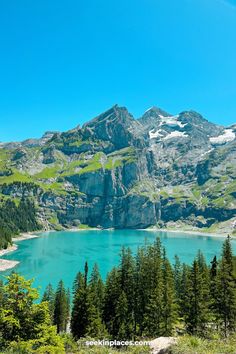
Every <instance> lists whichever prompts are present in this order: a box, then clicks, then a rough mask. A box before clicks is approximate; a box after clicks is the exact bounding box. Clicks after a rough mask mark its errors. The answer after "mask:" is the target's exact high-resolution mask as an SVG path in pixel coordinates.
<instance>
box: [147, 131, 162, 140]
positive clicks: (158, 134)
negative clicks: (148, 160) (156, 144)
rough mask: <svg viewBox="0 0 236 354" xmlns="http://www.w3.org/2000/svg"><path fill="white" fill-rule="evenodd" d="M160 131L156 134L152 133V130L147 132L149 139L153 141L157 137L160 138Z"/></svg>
mask: <svg viewBox="0 0 236 354" xmlns="http://www.w3.org/2000/svg"><path fill="white" fill-rule="evenodd" d="M161 131H162V130H161V129H159V130H157V131H156V132H155V131H154V129H152V130H150V131H149V138H150V139H155V138H158V137H162V134H161Z"/></svg>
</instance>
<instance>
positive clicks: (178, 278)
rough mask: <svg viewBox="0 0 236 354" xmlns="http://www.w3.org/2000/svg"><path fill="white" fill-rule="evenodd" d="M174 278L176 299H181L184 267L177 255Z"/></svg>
mask: <svg viewBox="0 0 236 354" xmlns="http://www.w3.org/2000/svg"><path fill="white" fill-rule="evenodd" d="M173 276H174V285H175V292H176V297H177V298H178V299H179V298H180V294H181V279H182V265H181V262H180V259H179V257H178V256H177V255H175V263H174V274H173Z"/></svg>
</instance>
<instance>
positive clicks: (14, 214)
mask: <svg viewBox="0 0 236 354" xmlns="http://www.w3.org/2000/svg"><path fill="white" fill-rule="evenodd" d="M39 229H40V225H39V224H38V222H37V220H36V210H35V207H34V204H33V202H31V201H30V200H29V199H21V200H20V201H19V203H18V205H17V204H16V203H15V202H14V201H12V200H10V199H8V200H6V201H3V202H0V249H2V248H7V247H8V246H9V245H11V243H12V236H14V235H18V234H19V233H20V232H28V231H35V230H39Z"/></svg>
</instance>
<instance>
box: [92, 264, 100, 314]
mask: <svg viewBox="0 0 236 354" xmlns="http://www.w3.org/2000/svg"><path fill="white" fill-rule="evenodd" d="M89 289H90V293H91V297H92V301H93V304H94V306H95V307H96V308H97V309H98V311H99V312H100V314H102V310H103V300H104V284H103V281H102V278H101V275H100V273H99V269H98V265H97V264H95V265H94V267H93V270H92V273H91V277H90V281H89Z"/></svg>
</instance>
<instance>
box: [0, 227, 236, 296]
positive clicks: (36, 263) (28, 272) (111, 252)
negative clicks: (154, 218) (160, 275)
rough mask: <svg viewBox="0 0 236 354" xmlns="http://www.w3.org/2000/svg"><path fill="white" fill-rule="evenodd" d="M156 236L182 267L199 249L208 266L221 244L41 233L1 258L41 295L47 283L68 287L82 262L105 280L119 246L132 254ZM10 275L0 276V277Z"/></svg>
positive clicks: (126, 234) (122, 233)
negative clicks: (31, 281) (14, 262)
mask: <svg viewBox="0 0 236 354" xmlns="http://www.w3.org/2000/svg"><path fill="white" fill-rule="evenodd" d="M157 236H158V237H160V239H161V241H162V244H163V245H164V246H165V248H166V251H167V255H168V257H169V259H170V260H173V259H174V255H175V254H177V255H178V256H179V257H180V259H181V261H182V262H186V263H191V262H192V260H193V258H194V256H195V255H196V253H197V251H198V250H199V249H200V250H201V251H202V252H203V253H204V255H205V256H206V258H207V261H208V262H209V261H210V260H211V259H212V258H213V256H214V255H217V256H219V255H220V253H221V246H222V243H223V241H224V238H219V237H207V236H197V235H190V234H189V235H187V234H181V233H168V232H150V231H141V230H115V231H114V230H105V231H104V230H103V231H100V230H88V231H79V232H69V231H61V232H45V233H41V234H40V237H38V238H35V239H29V240H26V241H21V242H18V246H19V248H18V250H17V251H15V252H12V253H10V254H8V255H6V256H4V258H5V259H10V260H17V261H20V264H19V265H18V266H17V267H15V268H14V270H16V271H17V272H20V273H21V274H22V275H24V276H25V277H26V278H28V279H31V278H34V285H35V286H36V287H39V286H40V289H39V290H40V293H41V294H42V292H43V291H44V289H45V287H46V285H47V284H48V283H49V282H50V283H52V285H53V286H54V287H55V286H56V285H57V283H58V282H59V280H60V279H63V281H64V283H65V285H66V286H67V287H71V285H72V283H73V280H74V278H75V275H76V273H77V272H78V271H81V270H83V267H84V262H85V261H88V264H89V268H90V270H91V268H92V266H93V264H94V263H95V262H96V263H97V264H98V266H99V269H100V272H101V274H102V277H103V278H105V277H106V274H107V272H108V271H109V270H110V269H111V268H112V267H113V266H114V265H117V264H118V263H119V253H120V250H121V247H122V246H123V245H124V246H127V247H130V248H131V250H132V251H133V252H136V250H137V247H138V246H141V245H143V244H144V243H145V242H148V243H152V242H153V241H154V240H155V238H156V237H157ZM16 243H17V242H16ZM232 246H233V250H234V252H235V253H236V240H233V241H232ZM10 272H11V271H8V272H4V273H0V274H1V275H0V277H2V275H6V274H9V273H10Z"/></svg>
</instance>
